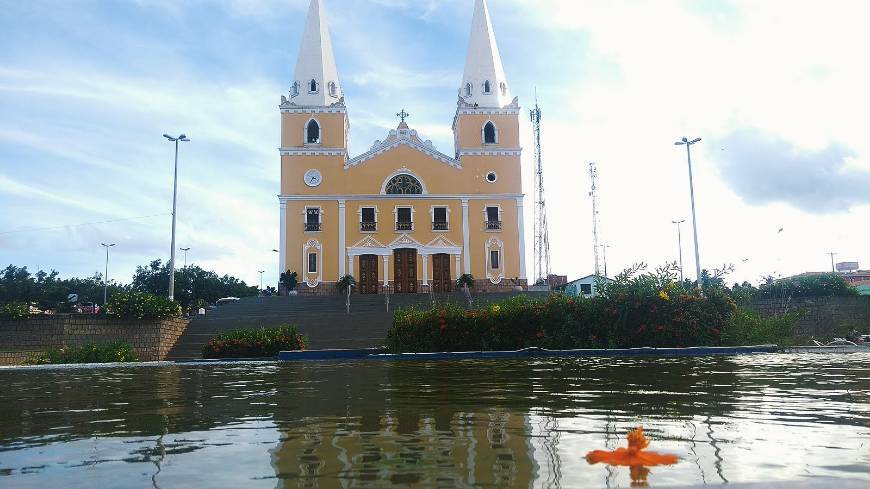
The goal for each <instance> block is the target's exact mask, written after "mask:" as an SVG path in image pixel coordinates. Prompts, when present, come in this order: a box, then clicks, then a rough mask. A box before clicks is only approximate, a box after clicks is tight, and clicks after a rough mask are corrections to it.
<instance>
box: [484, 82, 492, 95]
mask: <svg viewBox="0 0 870 489" xmlns="http://www.w3.org/2000/svg"><path fill="white" fill-rule="evenodd" d="M491 92H492V86H490V84H489V80H487V81H485V82H483V93H491Z"/></svg>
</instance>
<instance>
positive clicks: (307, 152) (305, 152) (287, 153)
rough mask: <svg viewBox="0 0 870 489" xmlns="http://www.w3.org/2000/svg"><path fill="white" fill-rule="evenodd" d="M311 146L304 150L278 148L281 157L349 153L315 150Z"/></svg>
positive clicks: (326, 149) (345, 154) (328, 149)
mask: <svg viewBox="0 0 870 489" xmlns="http://www.w3.org/2000/svg"><path fill="white" fill-rule="evenodd" d="M313 146H314V145H313V144H310V145H308V146H306V147H304V148H278V152H279V153H280V154H281V156H344V157H347V151H346V150H344V149H342V148H315V147H313Z"/></svg>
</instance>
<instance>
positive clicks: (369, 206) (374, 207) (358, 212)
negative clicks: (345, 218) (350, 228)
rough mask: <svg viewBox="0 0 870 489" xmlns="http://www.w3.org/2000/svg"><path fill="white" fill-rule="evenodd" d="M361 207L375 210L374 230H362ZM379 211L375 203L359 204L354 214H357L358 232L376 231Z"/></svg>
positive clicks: (368, 232)
mask: <svg viewBox="0 0 870 489" xmlns="http://www.w3.org/2000/svg"><path fill="white" fill-rule="evenodd" d="M363 209H373V210H374V211H375V212H374V215H375V229H374V231H364V230H363V228H362V224H363ZM380 213H381V211H380V209H378V206H376V205H361V206H359V207H357V208H356V214H357V216H359V222H358V224H359V232H360V233H363V234H370V233H377V232H378V214H380Z"/></svg>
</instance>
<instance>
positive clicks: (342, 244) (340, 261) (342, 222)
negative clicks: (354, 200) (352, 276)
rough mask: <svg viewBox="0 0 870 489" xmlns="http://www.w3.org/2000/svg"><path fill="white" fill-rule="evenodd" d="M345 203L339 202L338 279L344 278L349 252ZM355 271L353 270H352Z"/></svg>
mask: <svg viewBox="0 0 870 489" xmlns="http://www.w3.org/2000/svg"><path fill="white" fill-rule="evenodd" d="M344 232H345V201H344V200H339V201H338V278H339V279H341V277H344V275H345V272H344V257H345V253H346V252H347V246H346V245H345V236H344ZM351 270H353V269H351Z"/></svg>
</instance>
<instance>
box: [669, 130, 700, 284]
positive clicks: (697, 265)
mask: <svg viewBox="0 0 870 489" xmlns="http://www.w3.org/2000/svg"><path fill="white" fill-rule="evenodd" d="M699 142H701V138H695V139H693V140H691V141H689V139H688V138H683V139H681V140H679V141H677V142H675V143H674V145H676V146H684V145H685V146H686V158H687V159H688V161H689V196H690V197H691V199H692V232H693V233H694V236H695V273H696V274H697V276H698V287H700V286H701V257H700V254H699V253H698V218H697V216H696V215H695V183H694V179H693V177H692V150H691V148H692V145H693V144H696V143H699Z"/></svg>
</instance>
